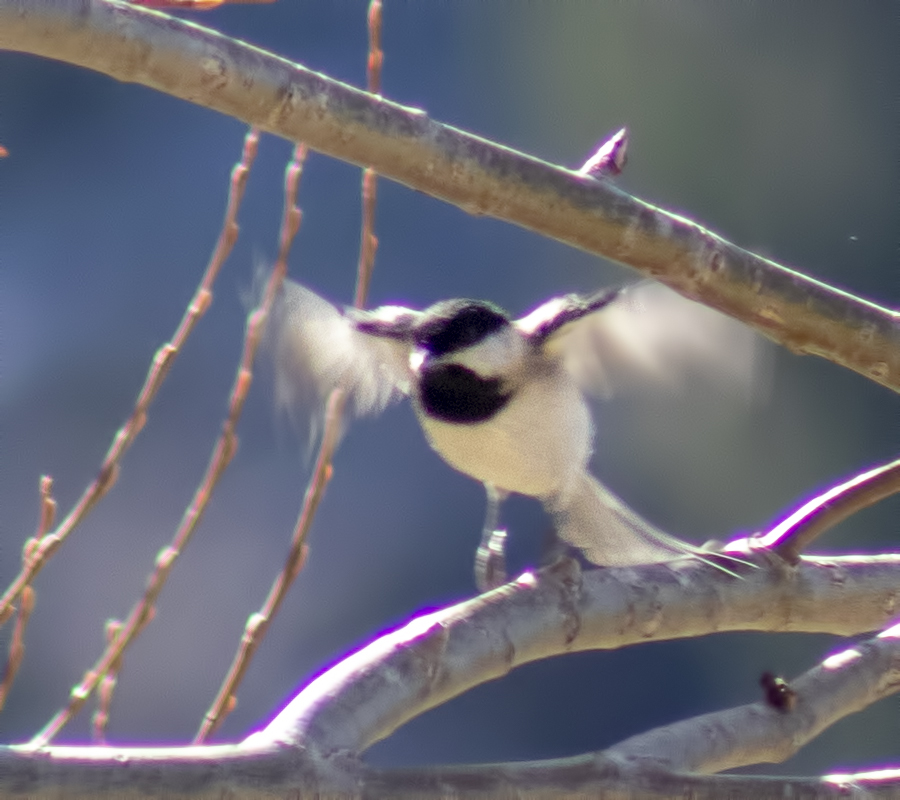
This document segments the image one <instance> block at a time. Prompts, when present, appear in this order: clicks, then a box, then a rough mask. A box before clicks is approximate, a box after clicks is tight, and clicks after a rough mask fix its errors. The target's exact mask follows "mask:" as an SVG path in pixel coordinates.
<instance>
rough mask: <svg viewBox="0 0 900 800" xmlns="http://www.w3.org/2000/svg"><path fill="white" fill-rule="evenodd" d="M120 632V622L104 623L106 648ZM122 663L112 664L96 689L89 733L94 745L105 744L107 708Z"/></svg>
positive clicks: (107, 719) (114, 620)
mask: <svg viewBox="0 0 900 800" xmlns="http://www.w3.org/2000/svg"><path fill="white" fill-rule="evenodd" d="M121 631H122V622H121V621H120V620H117V619H110V620H107V621H106V630H105V633H106V646H107V647H109V646H110V645H112V644H113V643H114V642H115V640H116V637H118V635H119V634H120V633H121ZM121 667H122V662H121V660H120V661H117V662H116V663H115V664H113V665H112V666H111V667H110V668H109V670H108V671H107V672H106V674H105V675H104V676H103V678H102V680H101V681H100V688H98V689H97V710H96V711H95V712H94V716H93V719H92V720H91V723H92V724H91V732H92V734H93V738H94V742H95V743H96V744H106V725H107V723H108V722H109V707H110V705H112V696H113V693H114V692H115V690H116V683H117V681H118V679H119V670H120V669H121Z"/></svg>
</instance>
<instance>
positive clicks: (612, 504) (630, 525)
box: [545, 472, 747, 574]
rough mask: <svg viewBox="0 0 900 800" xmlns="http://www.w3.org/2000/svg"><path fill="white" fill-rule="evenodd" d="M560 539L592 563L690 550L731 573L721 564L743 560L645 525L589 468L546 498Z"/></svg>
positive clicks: (625, 562)
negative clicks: (563, 489)
mask: <svg viewBox="0 0 900 800" xmlns="http://www.w3.org/2000/svg"><path fill="white" fill-rule="evenodd" d="M545 505H546V507H547V509H548V511H550V513H551V514H552V515H553V518H554V522H555V524H556V530H557V533H558V534H559V536H560V538H561V539H563V541H566V542H568V543H569V544H572V545H575V547H578V548H579V549H581V550H582V552H583V553H584V555H585V558H587V560H588V561H590V562H591V563H593V564H599V565H602V566H608V567H625V566H632V565H635V564H657V563H661V562H665V561H672V560H674V559H676V558H679V557H681V556H685V555H694V556H697V557H698V558H700V559H702V560H703V561H705V562H707V563H709V564H712V565H713V566H715V567H717V568H719V569H721V570H723V571H724V572H727V573H729V574H734V573H733V572H732V571H731V570H730V569H727V568H726V567H725V566H723V565H722V564H720V563H718V562H719V561H720V560H722V559H724V560H725V561H726V562H737V563H747V562H744V561H742V559H739V558H734V557H733V556H729V555H726V554H724V553H716V552H714V551H710V550H704V549H703V548H701V547H697V546H696V545H693V544H690V543H688V542H685V541H682V540H681V539H678V538H676V537H674V536H670V535H669V534H667V533H663V531H661V530H659V529H658V528H656V527H654V526H653V525H651V524H650V523H649V522H647V521H646V520H645V519H643V518H642V517H640V516H639V515H638V514H636V513H635V512H634V511H632V510H631V509H630V508H629V507H628V506H626V505H625V503H623V502H622V501H621V500H620V499H619V498H618V497H617V496H616V495H615V494H613V493H612V492H611V491H610V490H609V489H607V488H606V487H605V486H604V485H603V484H601V483H600V482H599V481H598V480H597V479H596V478H594V477H593V476H592V475H590V474H589V473H587V472H585V473H583V474H582V475H581V476H580V477H579V479H578V482H577V483H576V485H575V486H574V487H573V488H570V490H569V491H568V492H567V493H566V494H565V495H563V496H562V497H560V498H556V499H554V500H552V501H549V502H547V503H546V504H545Z"/></svg>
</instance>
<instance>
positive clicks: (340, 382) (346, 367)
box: [270, 280, 420, 432]
mask: <svg viewBox="0 0 900 800" xmlns="http://www.w3.org/2000/svg"><path fill="white" fill-rule="evenodd" d="M419 314H420V312H418V311H412V310H410V309H405V308H400V307H394V306H389V307H384V308H381V309H377V310H376V311H370V312H361V311H356V310H355V309H347V310H346V311H345V310H342V309H340V308H338V307H336V306H334V305H332V304H331V303H329V302H328V301H327V300H325V299H324V298H322V297H320V296H319V295H317V294H316V293H315V292H313V291H311V290H310V289H307V288H306V287H305V286H301V285H300V284H299V283H295V282H293V281H289V280H286V281H285V282H284V286H283V288H282V291H281V295H280V297H279V300H278V302H277V304H276V306H275V309H274V311H273V318H272V327H271V329H270V330H271V341H272V343H273V347H274V356H275V365H276V376H275V396H276V400H277V402H278V404H279V405H281V406H284V407H287V408H288V410H289V411H292V412H294V413H297V412H298V411H300V412H302V413H303V415H304V416H308V418H309V419H311V420H312V425H313V432H315V427H316V423H317V422H318V418H319V417H320V416H321V413H322V410H323V403H324V401H325V399H326V398H327V397H328V395H329V394H330V393H331V391H332V390H333V389H336V388H339V387H340V388H342V389H344V390H345V391H346V392H347V402H348V404H349V406H348V408H349V410H350V411H351V413H352V414H354V415H363V414H377V413H380V412H381V411H383V410H384V408H385V407H386V406H387V405H389V404H390V403H391V402H393V401H395V400H398V399H400V398H401V397H402V396H404V395H405V394H408V392H409V377H410V373H409V351H410V341H409V339H408V337H407V336H406V335H405V333H406V332H408V331H410V330H411V328H412V325H413V323H414V322H415V320H416V319H417V318H418V316H419Z"/></svg>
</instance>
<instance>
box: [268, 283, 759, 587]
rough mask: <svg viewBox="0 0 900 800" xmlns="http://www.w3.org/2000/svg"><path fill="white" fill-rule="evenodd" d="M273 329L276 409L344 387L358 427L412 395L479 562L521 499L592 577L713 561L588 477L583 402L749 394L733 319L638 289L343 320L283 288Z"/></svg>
mask: <svg viewBox="0 0 900 800" xmlns="http://www.w3.org/2000/svg"><path fill="white" fill-rule="evenodd" d="M273 323H274V337H275V356H276V362H277V369H278V372H277V385H276V391H277V395H278V398H279V401H280V402H287V403H290V402H293V401H294V400H295V399H296V397H297V395H298V393H299V392H301V387H302V386H303V385H304V384H305V385H306V386H307V387H309V386H311V387H312V388H313V389H314V390H315V391H316V393H317V394H318V396H319V397H320V398H324V397H326V396H327V395H328V394H329V393H330V391H331V390H332V389H334V388H336V387H342V388H343V389H344V390H345V391H346V392H347V397H348V402H349V403H350V404H351V406H352V409H351V411H352V412H353V413H355V414H368V413H377V412H379V411H381V410H382V409H384V408H385V406H387V405H388V404H389V403H391V402H392V401H394V400H399V399H401V398H402V397H404V396H406V397H409V398H410V400H411V402H412V405H413V408H414V410H415V413H416V416H417V418H418V420H419V422H420V424H421V426H422V429H423V431H424V432H425V436H426V437H427V439H428V441H429V443H430V444H431V446H432V448H434V450H435V451H437V453H438V454H439V455H440V456H441V457H442V458H443V459H444V460H445V461H446V462H447V463H448V464H450V465H451V466H452V467H454V468H456V469H457V470H459V471H460V472H463V473H465V474H467V475H470V476H471V477H473V478H475V479H476V480H479V481H481V482H482V483H483V484H484V485H485V487H486V489H487V492H488V500H489V507H488V515H487V517H488V519H487V521H486V523H485V530H484V536H483V539H482V548H481V551H482V552H483V551H485V548H487V547H488V545H489V540H490V536H491V535H492V534H493V532H494V528H495V522H496V515H497V508H498V505H499V503H500V501H501V500H502V499H503V498H504V497H505V496H506V495H507V494H509V493H518V494H522V495H528V496H531V497H536V498H538V499H539V500H540V501H541V502H542V503H543V505H544V507H545V508H546V509H547V511H548V512H549V513H550V514H551V516H552V518H553V520H554V523H555V527H556V530H557V533H558V535H559V536H560V537H561V538H562V539H563V540H564V541H566V542H568V543H570V544H572V545H574V546H576V547H578V548H580V549H581V551H582V552H583V553H584V555H585V557H586V558H587V559H588V560H589V561H591V562H592V563H594V564H598V565H608V566H624V565H633V564H645V563H656V562H664V561H670V560H672V559H674V558H677V557H679V556H683V555H685V554H696V555H701V557H703V558H705V559H707V560H709V558H710V556H711V555H712V554H710V553H709V552H708V551H705V550H701V549H700V548H698V547H696V546H694V545H691V544H689V543H687V542H684V541H682V540H680V539H677V538H675V537H673V536H670V535H668V534H666V533H664V532H662V531H660V530H658V529H657V528H655V527H654V526H653V525H651V524H650V523H649V522H647V521H646V520H644V519H642V518H641V517H640V516H638V515H637V514H636V513H635V512H634V511H632V510H631V509H630V508H628V506H626V505H625V504H624V503H623V502H622V501H621V500H620V499H619V498H618V497H617V496H616V495H614V494H613V493H612V492H611V491H610V490H609V489H607V488H606V487H605V486H604V485H603V484H602V483H600V482H599V481H598V480H597V479H596V478H595V477H594V476H593V475H591V474H590V472H589V471H588V461H589V458H590V456H591V453H592V449H593V434H594V428H593V422H592V419H591V414H590V411H589V409H588V404H587V402H586V395H589V394H595V395H596V394H599V395H608V394H610V393H612V392H613V391H619V390H621V389H623V388H628V387H629V386H634V385H635V384H637V385H640V384H642V383H647V382H655V383H659V382H663V383H667V384H673V385H674V384H678V383H679V382H683V381H684V380H685V379H686V378H687V377H689V376H692V375H693V376H696V375H698V374H703V375H706V376H711V377H712V378H714V379H715V380H716V381H718V382H720V383H725V384H732V383H740V384H744V385H746V384H747V383H748V381H749V379H750V377H751V374H752V366H753V363H754V357H755V355H754V351H755V341H754V336H753V334H752V333H751V332H750V331H749V330H748V329H747V328H744V327H743V326H741V325H740V324H739V323H737V322H735V321H734V320H731V319H729V318H728V317H725V316H724V315H722V314H719V313H718V312H715V311H713V310H711V309H709V308H706V307H704V306H702V305H699V304H697V303H694V302H691V301H689V300H686V299H685V298H683V297H681V296H680V295H678V294H676V293H675V292H674V291H672V290H670V289H668V288H666V287H664V286H662V285H661V284H657V283H651V282H646V283H642V284H638V285H636V286H633V287H628V288H625V289H612V290H607V291H602V292H600V293H598V294H595V295H592V296H587V297H581V296H578V295H566V296H565V297H558V298H554V299H552V300H549V301H547V302H546V303H544V304H542V305H540V306H539V307H538V308H536V309H535V310H534V311H532V312H531V313H530V314H528V315H526V316H525V317H522V318H521V319H516V320H514V319H512V318H511V317H510V316H509V315H508V314H507V313H506V312H505V311H503V310H502V309H500V308H499V307H497V306H495V305H493V304H492V303H488V302H484V301H480V300H446V301H443V302H439V303H435V304H434V305H432V306H430V307H429V308H427V309H425V310H424V311H418V310H414V309H410V308H404V307H401V306H383V307H381V308H377V309H375V310H373V311H360V310H357V309H352V308H347V309H340V308H338V307H336V306H334V305H332V304H331V303H329V302H328V301H326V300H324V299H323V298H321V297H319V296H318V295H317V294H315V293H314V292H312V291H311V290H309V289H307V288H305V287H304V286H301V285H300V284H297V283H294V282H292V281H287V282H286V283H285V285H284V289H283V292H282V296H281V299H280V302H279V304H278V306H277V308H276V314H275V318H274V320H273ZM726 571H727V570H726ZM492 582H493V581H492V580H491V579H490V578H488V577H485V575H484V574H482V576H481V578H480V580H479V583H480V584H482V588H484V585H485V584H490V583H492Z"/></svg>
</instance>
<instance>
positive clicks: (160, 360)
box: [0, 130, 259, 624]
mask: <svg viewBox="0 0 900 800" xmlns="http://www.w3.org/2000/svg"><path fill="white" fill-rule="evenodd" d="M258 140H259V133H258V131H255V130H251V131H250V132H249V133H248V134H247V137H246V138H245V139H244V149H243V153H242V155H241V160H240V162H239V163H238V164H237V165H236V166H235V168H234V169H233V170H232V173H231V184H230V186H229V191H228V206H227V208H226V210H225V220H224V222H223V224H222V231H221V233H220V234H219V240H218V241H217V242H216V248H215V250H214V251H213V254H212V257H211V258H210V261H209V264H208V265H207V267H206V272H205V273H204V274H203V278H202V280H201V281H200V285H199V286H198V287H197V291H196V293H195V294H194V297H193V298H192V299H191V302H190V304H189V305H188V307H187V310H186V311H185V313H184V316H183V317H182V319H181V322H180V323H179V325H178V328H177V330H176V331H175V334H174V335H173V336H172V339H171V341H170V342H169V343H168V344H165V345H163V346H162V347H160V348H159V350H157V351H156V354H155V355H154V356H153V361H152V363H151V365H150V370H149V372H148V373H147V377H146V379H145V380H144V385H143V387H142V388H141V392H140V394H139V395H138V399H137V402H136V403H135V406H134V410H133V411H132V412H131V416H130V417H129V418H128V420H127V421H126V423H125V424H124V425H123V426H122V427H121V428H119V430H118V432H117V433H116V436H115V439H113V442H112V445H111V446H110V448H109V450H108V451H107V453H106V456H105V457H104V459H103V464H102V465H101V466H100V472H99V473H98V475H97V477H96V478H95V479H94V481H93V483H91V485H90V486H88V488H87V489H86V490H85V492H84V494H82V496H81V498H80V499H79V500H78V502H77V503H76V504H75V507H74V508H73V509H72V510H71V511H70V512H69V514H68V515H67V516H66V518H65V519H64V520H63V521H62V522H61V523H60V525H59V527H58V528H57V529H56V531H55V532H53V533H51V534H48V535H47V536H45V537H44V538H43V539H42V540H41V542H40V545H39V546H38V547H37V548H36V550H35V552H34V554H33V557H32V558H31V559H30V560H29V562H28V564H26V565H25V566H23V568H22V571H21V572H20V573H19V575H18V576H17V577H16V578H15V580H14V581H13V582H12V583H11V584H10V586H9V588H8V589H7V590H6V592H5V594H4V595H3V597H2V598H0V624H2V623H3V622H5V621H6V620H7V619H8V618H9V613H10V607H11V605H12V603H13V602H15V599H16V598H17V597H18V596H19V594H20V593H21V591H22V589H24V588H25V586H27V585H28V584H29V583H31V582H32V580H34V577H35V575H37V574H38V572H40V570H41V569H42V568H43V567H44V565H45V564H46V563H47V561H48V559H49V558H50V557H51V556H52V555H53V554H54V553H55V552H56V550H57V549H58V548H59V547H60V545H61V544H62V543H63V541H65V539H66V537H67V536H68V535H69V534H70V533H71V532H72V530H73V529H74V528H75V526H76V525H78V524H79V523H80V522H81V521H82V520H83V519H84V518H85V516H87V514H88V512H90V510H91V509H92V508H93V507H94V506H95V505H96V504H97V502H98V501H99V500H100V499H101V498H102V497H103V495H105V494H106V492H107V491H109V489H110V487H111V486H112V485H113V484H114V483H115V482H116V478H117V477H118V474H119V462H120V461H121V458H122V456H123V455H124V454H125V451H126V450H127V449H128V448H129V446H130V445H131V444H132V442H133V441H134V439H135V437H137V435H138V433H140V431H141V429H142V428H143V427H144V424H145V423H146V421H147V410H148V408H149V407H150V404H151V403H152V402H153V399H154V398H155V397H156V394H157V392H158V391H159V387H160V386H162V383H163V381H164V380H165V377H166V375H167V374H168V372H169V368H170V367H171V366H172V362H173V361H174V360H175V356H176V355H177V354H178V352H179V351H180V350H181V348H182V347H183V346H184V343H185V341H186V340H187V338H188V336H189V335H190V333H191V331H192V330H193V329H194V326H195V325H196V324H197V322H198V320H199V319H200V317H202V316H203V314H204V313H205V312H206V309H207V308H208V307H209V305H210V303H211V302H212V287H213V283H214V281H215V279H216V276H217V275H218V274H219V270H220V268H221V266H222V264H223V263H224V262H225V259H226V258H227V257H228V254H229V253H230V252H231V248H232V247H233V246H234V242H235V240H236V239H237V234H238V225H237V211H238V208H239V207H240V203H241V199H242V198H243V195H244V187H245V186H246V183H247V175H248V173H249V170H250V166H251V164H252V163H253V159H254V158H255V157H256V146H257V142H258Z"/></svg>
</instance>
